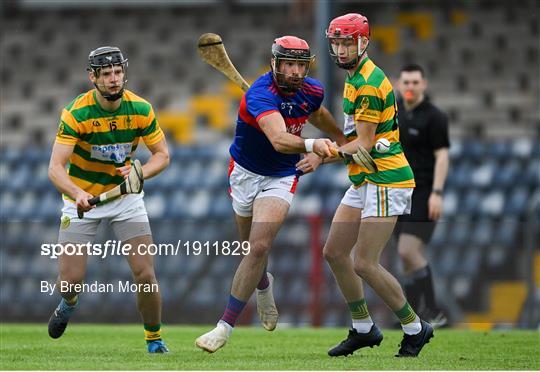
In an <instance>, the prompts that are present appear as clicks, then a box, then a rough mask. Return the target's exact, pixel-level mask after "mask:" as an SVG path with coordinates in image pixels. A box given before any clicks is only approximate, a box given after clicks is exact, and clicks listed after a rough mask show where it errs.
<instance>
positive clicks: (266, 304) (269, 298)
mask: <svg viewBox="0 0 540 372" xmlns="http://www.w3.org/2000/svg"><path fill="white" fill-rule="evenodd" d="M267 275H268V281H269V282H270V284H268V287H267V288H266V289H263V290H259V289H257V312H258V313H259V319H260V320H261V324H262V326H263V327H264V329H266V330H267V331H273V330H274V329H276V325H277V320H278V316H279V314H278V310H277V307H276V302H275V301H274V293H273V290H274V289H273V283H274V277H273V276H272V274H270V273H267Z"/></svg>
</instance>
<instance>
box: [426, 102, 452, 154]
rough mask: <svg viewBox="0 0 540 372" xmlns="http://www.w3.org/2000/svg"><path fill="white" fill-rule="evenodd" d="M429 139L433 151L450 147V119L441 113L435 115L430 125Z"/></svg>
mask: <svg viewBox="0 0 540 372" xmlns="http://www.w3.org/2000/svg"><path fill="white" fill-rule="evenodd" d="M429 139H430V143H431V148H432V149H433V150H438V149H440V148H444V147H446V148H448V147H450V140H449V139H448V117H447V116H446V115H445V114H444V113H442V112H440V111H437V112H436V113H435V114H434V115H433V120H431V122H430V124H429Z"/></svg>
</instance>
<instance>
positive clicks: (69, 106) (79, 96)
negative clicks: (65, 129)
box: [66, 93, 86, 111]
mask: <svg viewBox="0 0 540 372" xmlns="http://www.w3.org/2000/svg"><path fill="white" fill-rule="evenodd" d="M85 94H86V93H81V94H79V95H78V96H77V97H75V99H74V100H73V101H71V102H70V103H69V104H68V105H67V106H66V110H68V111H69V110H71V108H72V107H73V105H74V104H75V102H76V101H77V100H78V99H79V98H81V97H82V96H84V95H85Z"/></svg>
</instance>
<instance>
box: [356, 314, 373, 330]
mask: <svg viewBox="0 0 540 372" xmlns="http://www.w3.org/2000/svg"><path fill="white" fill-rule="evenodd" d="M352 326H353V328H354V329H356V332H358V333H369V331H371V327H372V326H373V320H372V319H371V317H370V316H368V317H367V318H362V319H353V320H352Z"/></svg>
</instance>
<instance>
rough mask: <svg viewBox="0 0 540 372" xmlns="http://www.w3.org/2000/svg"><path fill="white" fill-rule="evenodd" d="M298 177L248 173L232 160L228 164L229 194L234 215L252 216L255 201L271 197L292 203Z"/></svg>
mask: <svg viewBox="0 0 540 372" xmlns="http://www.w3.org/2000/svg"><path fill="white" fill-rule="evenodd" d="M297 184H298V176H296V175H292V176H286V177H270V176H261V175H260V174H256V173H253V172H250V171H248V170H247V169H245V168H243V167H242V166H240V165H239V164H238V163H236V162H235V161H234V160H233V159H231V162H230V164H229V194H230V195H231V198H232V207H233V209H234V211H235V213H236V214H237V215H239V216H242V217H251V216H252V215H253V202H254V201H255V199H260V198H265V197H269V196H273V197H276V198H280V199H283V200H285V201H286V202H287V203H289V205H290V204H291V203H292V200H293V196H294V192H295V191H296V185H297Z"/></svg>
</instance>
